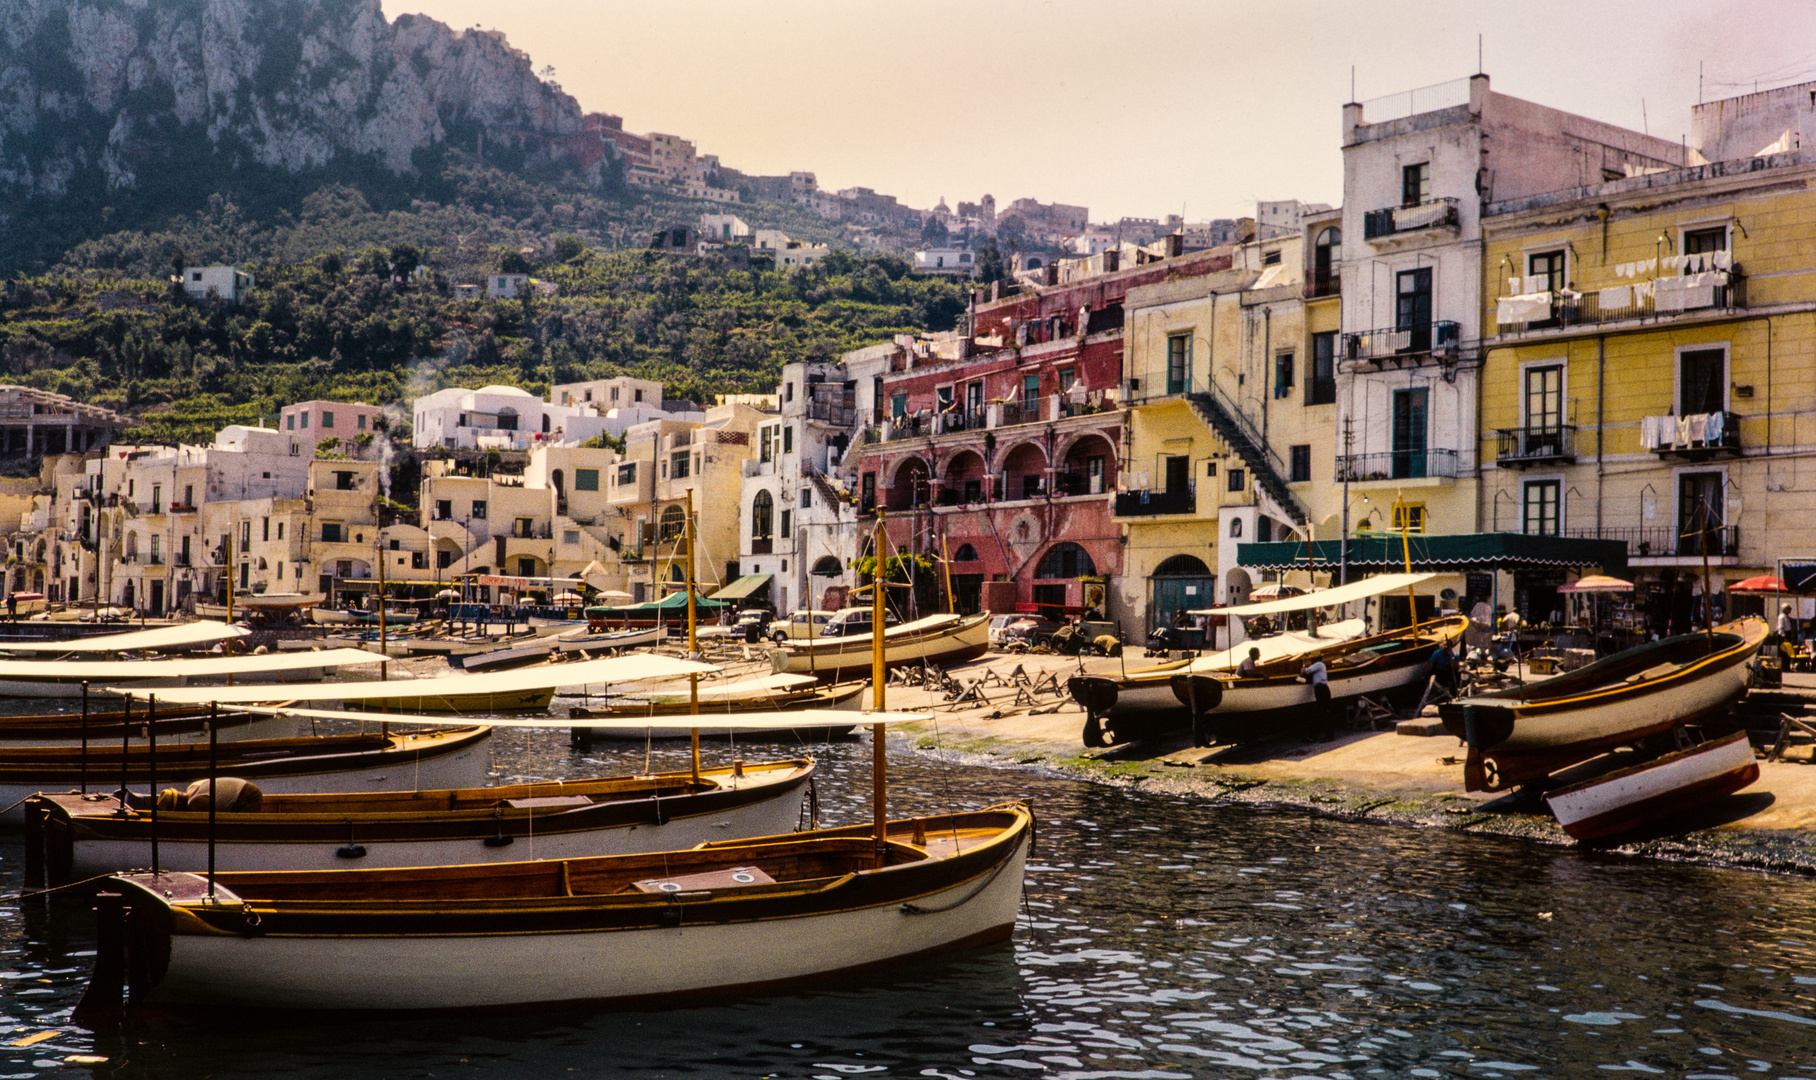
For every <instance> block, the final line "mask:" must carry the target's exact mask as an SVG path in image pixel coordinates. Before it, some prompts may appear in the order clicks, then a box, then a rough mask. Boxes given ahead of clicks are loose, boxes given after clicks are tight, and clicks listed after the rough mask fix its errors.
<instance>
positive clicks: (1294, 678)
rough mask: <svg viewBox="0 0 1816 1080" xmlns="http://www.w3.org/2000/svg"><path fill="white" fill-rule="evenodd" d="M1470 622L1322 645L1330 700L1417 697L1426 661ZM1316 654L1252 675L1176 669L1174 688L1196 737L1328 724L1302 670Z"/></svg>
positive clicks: (1221, 739) (1233, 738) (1452, 644)
mask: <svg viewBox="0 0 1816 1080" xmlns="http://www.w3.org/2000/svg"><path fill="white" fill-rule="evenodd" d="M1467 629H1469V619H1468V617H1467V616H1463V615H1456V616H1452V617H1451V618H1448V619H1435V620H1432V621H1430V622H1423V623H1420V624H1419V625H1418V626H1415V627H1412V628H1410V629H1402V630H1391V631H1388V632H1387V633H1385V634H1376V635H1374V636H1373V637H1365V638H1358V639H1356V640H1354V641H1349V642H1345V643H1343V644H1341V645H1337V646H1334V647H1332V648H1329V649H1324V650H1321V651H1319V652H1318V653H1317V654H1316V656H1317V659H1319V660H1322V661H1324V665H1325V679H1326V684H1327V685H1328V686H1329V687H1330V705H1329V706H1328V707H1329V708H1330V709H1332V710H1337V709H1342V708H1344V707H1346V706H1347V705H1348V704H1349V703H1350V702H1353V701H1356V700H1357V699H1359V698H1363V697H1369V698H1373V699H1376V700H1378V701H1384V702H1391V703H1393V704H1396V705H1401V704H1406V703H1408V702H1412V701H1416V699H1417V698H1418V697H1419V696H1420V694H1421V693H1422V691H1423V689H1424V687H1425V685H1426V683H1427V681H1428V680H1429V678H1430V672H1429V670H1428V669H1427V667H1426V665H1427V663H1428V662H1429V661H1430V659H1431V656H1432V654H1433V653H1434V652H1435V651H1436V650H1437V649H1438V648H1439V647H1444V648H1450V649H1454V648H1456V646H1457V643H1458V642H1460V641H1461V640H1462V638H1463V633H1464V631H1466V630H1467ZM1311 659H1312V657H1311V656H1299V657H1292V658H1288V659H1285V660H1281V661H1275V662H1274V663H1272V664H1264V665H1261V666H1260V667H1259V669H1258V670H1257V671H1256V673H1255V674H1254V675H1252V676H1238V675H1235V674H1234V673H1230V674H1227V675H1215V676H1207V675H1193V674H1177V675H1174V676H1173V677H1172V679H1171V680H1170V683H1171V686H1172V690H1173V694H1174V696H1175V697H1176V698H1177V699H1178V701H1179V703H1180V704H1181V705H1182V706H1185V707H1186V708H1187V709H1188V710H1189V711H1190V714H1191V725H1192V735H1193V742H1194V744H1195V745H1198V746H1212V745H1215V744H1218V743H1223V744H1234V743H1244V742H1254V741H1257V740H1262V739H1271V738H1277V737H1279V736H1281V735H1292V734H1299V733H1302V732H1304V731H1307V730H1309V729H1311V728H1313V727H1314V726H1316V725H1318V724H1320V723H1324V724H1330V723H1331V721H1330V720H1328V719H1324V718H1321V717H1320V715H1319V704H1318V700H1317V695H1316V693H1315V692H1314V691H1313V688H1312V686H1311V684H1310V683H1308V682H1306V681H1305V679H1304V678H1302V677H1301V676H1300V674H1299V670H1300V668H1301V666H1303V664H1306V663H1309V662H1310V661H1311ZM1194 706H1195V707H1194Z"/></svg>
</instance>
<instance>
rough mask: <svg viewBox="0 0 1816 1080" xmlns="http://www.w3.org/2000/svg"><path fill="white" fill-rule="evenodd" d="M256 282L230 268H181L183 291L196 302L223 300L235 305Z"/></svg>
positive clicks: (247, 275) (243, 273)
mask: <svg viewBox="0 0 1816 1080" xmlns="http://www.w3.org/2000/svg"><path fill="white" fill-rule="evenodd" d="M257 284H258V282H256V281H255V280H253V277H252V275H251V274H248V273H246V272H245V271H244V270H241V269H239V268H237V267H232V266H186V267H184V268H183V291H184V292H186V293H188V294H189V295H190V296H193V297H194V298H196V299H197V300H225V301H227V302H228V303H230V304H231V303H235V302H237V301H238V300H239V298H240V297H242V296H244V295H245V294H246V293H247V292H248V291H250V290H251V289H252V288H253V287H254V286H255V285H257Z"/></svg>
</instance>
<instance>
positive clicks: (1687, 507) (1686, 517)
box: [1677, 472, 1733, 555]
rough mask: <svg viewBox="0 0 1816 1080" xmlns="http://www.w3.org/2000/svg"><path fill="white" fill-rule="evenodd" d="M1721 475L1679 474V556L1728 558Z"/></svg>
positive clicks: (1702, 473)
mask: <svg viewBox="0 0 1816 1080" xmlns="http://www.w3.org/2000/svg"><path fill="white" fill-rule="evenodd" d="M1724 480H1725V477H1724V476H1723V474H1722V473H1719V472H1694V473H1680V474H1678V477H1677V535H1678V541H1677V554H1679V555H1705V554H1707V555H1729V554H1733V552H1730V551H1727V550H1725V544H1724V543H1723V540H1724V538H1723V536H1722V526H1723V524H1724V522H1723V521H1722V497H1721V489H1722V484H1723V481H1724Z"/></svg>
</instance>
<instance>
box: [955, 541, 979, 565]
mask: <svg viewBox="0 0 1816 1080" xmlns="http://www.w3.org/2000/svg"><path fill="white" fill-rule="evenodd" d="M952 561H953V562H976V561H977V549H976V548H974V547H972V546H971V545H970V544H960V545H959V546H958V550H957V551H955V552H953V553H952Z"/></svg>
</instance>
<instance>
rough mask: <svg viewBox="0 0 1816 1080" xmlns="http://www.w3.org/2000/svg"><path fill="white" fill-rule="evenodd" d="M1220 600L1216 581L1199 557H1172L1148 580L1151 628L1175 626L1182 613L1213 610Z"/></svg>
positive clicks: (1149, 622) (1149, 621) (1156, 568)
mask: <svg viewBox="0 0 1816 1080" xmlns="http://www.w3.org/2000/svg"><path fill="white" fill-rule="evenodd" d="M1216 599H1217V577H1216V575H1215V574H1213V573H1212V572H1211V568H1210V567H1208V566H1206V565H1204V560H1203V559H1200V558H1198V557H1197V556H1196V555H1173V556H1171V557H1169V558H1167V559H1165V560H1164V561H1162V562H1161V564H1160V565H1159V566H1156V567H1155V568H1154V573H1153V574H1152V575H1151V576H1149V578H1148V628H1149V629H1150V630H1152V629H1157V628H1159V627H1162V626H1171V625H1173V616H1174V614H1175V613H1177V612H1180V611H1191V610H1195V609H1198V608H1207V607H1210V606H1211V605H1212V604H1213V603H1215V602H1216Z"/></svg>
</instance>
